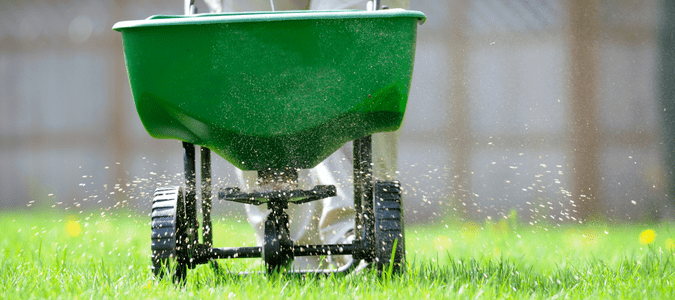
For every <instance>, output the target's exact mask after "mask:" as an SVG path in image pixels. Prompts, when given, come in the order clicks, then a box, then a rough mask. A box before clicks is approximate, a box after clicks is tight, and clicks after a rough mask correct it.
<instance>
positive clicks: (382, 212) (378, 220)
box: [374, 181, 405, 273]
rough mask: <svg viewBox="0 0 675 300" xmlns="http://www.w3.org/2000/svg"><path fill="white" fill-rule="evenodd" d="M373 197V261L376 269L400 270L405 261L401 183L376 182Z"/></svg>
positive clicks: (395, 271) (396, 271)
mask: <svg viewBox="0 0 675 300" xmlns="http://www.w3.org/2000/svg"><path fill="white" fill-rule="evenodd" d="M374 194H375V195H374V196H375V197H374V198H375V263H376V265H377V268H378V270H388V269H389V266H390V265H392V261H391V258H392V252H393V253H394V257H393V258H394V261H393V271H394V273H398V272H401V271H402V270H403V268H402V266H403V263H404V261H405V238H404V234H405V232H404V230H403V205H402V203H401V185H400V183H399V182H398V181H384V182H376V183H375V186H374Z"/></svg>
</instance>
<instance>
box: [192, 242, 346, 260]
mask: <svg viewBox="0 0 675 300" xmlns="http://www.w3.org/2000/svg"><path fill="white" fill-rule="evenodd" d="M353 251H354V246H353V245H352V244H330V245H294V246H293V255H294V256H320V255H350V254H352V252H353ZM201 256H202V259H207V260H208V259H230V258H259V257H262V247H226V248H210V249H208V250H206V251H204V252H202V254H201Z"/></svg>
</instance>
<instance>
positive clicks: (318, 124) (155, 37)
mask: <svg viewBox="0 0 675 300" xmlns="http://www.w3.org/2000/svg"><path fill="white" fill-rule="evenodd" d="M424 20H425V16H424V14H422V13H421V12H417V11H405V10H384V11H375V12H366V11H288V12H252V13H227V14H203V15H195V16H153V17H150V18H148V19H146V20H138V21H124V22H119V23H117V24H115V26H114V27H113V29H114V30H117V31H120V32H121V33H122V39H123V43H124V57H125V59H126V64H127V71H128V74H129V82H130V85H131V91H132V94H133V97H134V101H135V103H136V109H137V111H138V115H139V116H140V118H141V121H142V122H143V125H144V126H145V128H146V130H147V131H148V133H149V134H150V135H151V136H153V137H155V138H160V139H177V140H182V141H185V142H189V143H194V144H198V145H202V146H205V147H208V148H210V149H211V150H213V151H214V152H216V153H217V154H218V155H220V156H222V157H223V158H225V159H226V160H228V161H229V162H231V163H232V164H234V165H235V166H237V167H238V168H240V169H243V170H263V169H284V168H302V169H306V168H312V167H314V166H316V165H317V164H319V163H320V162H321V161H322V160H324V159H325V158H326V157H328V156H329V155H330V154H331V153H333V152H334V151H336V150H337V149H338V148H340V147H341V146H342V145H344V144H345V143H346V142H348V141H351V140H354V139H357V138H360V137H363V136H366V135H369V134H373V133H376V132H384V131H394V130H397V129H398V128H399V127H400V125H401V122H402V120H403V114H404V112H405V107H406V103H407V99H408V92H409V89H410V81H411V77H412V70H413V61H414V58H415V41H416V33H417V24H418V23H422V22H424Z"/></svg>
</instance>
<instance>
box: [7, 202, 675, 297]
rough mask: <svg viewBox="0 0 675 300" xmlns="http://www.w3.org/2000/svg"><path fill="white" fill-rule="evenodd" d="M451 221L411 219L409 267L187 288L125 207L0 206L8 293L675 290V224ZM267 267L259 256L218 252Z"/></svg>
mask: <svg viewBox="0 0 675 300" xmlns="http://www.w3.org/2000/svg"><path fill="white" fill-rule="evenodd" d="M515 219H516V217H513V216H512V218H510V219H503V220H501V221H499V222H487V223H483V224H478V223H470V222H469V223H462V222H452V221H451V220H445V221H444V222H438V223H437V224H433V225H426V226H422V225H415V226H412V225H410V226H407V227H406V239H407V241H406V249H407V251H408V253H407V255H408V265H407V266H406V273H405V274H404V275H401V276H393V277H392V278H384V277H382V276H378V275H377V273H375V272H369V271H366V272H362V273H359V274H352V275H350V276H346V277H345V276H328V277H313V276H310V277H306V278H300V277H294V276H266V275H252V276H245V277H240V276H233V275H228V274H220V273H215V272H214V271H213V270H212V269H210V268H209V267H207V266H200V267H198V268H197V269H196V270H192V271H190V273H189V275H188V280H187V283H186V284H185V285H184V286H174V285H173V284H172V283H171V282H170V281H169V280H163V281H157V280H154V279H153V277H152V273H151V271H150V269H149V265H150V258H149V255H150V250H149V248H150V245H149V244H150V229H149V225H148V222H149V221H148V217H147V216H139V215H137V214H135V213H130V212H127V211H125V210H111V211H97V212H90V213H76V214H68V213H67V212H64V211H62V210H60V211H59V210H56V209H52V210H49V209H45V210H37V211H35V210H34V211H30V213H28V212H27V211H5V212H0V228H2V235H0V299H31V298H51V299H59V298H60V299H103V298H125V299H173V298H199V299H210V298H217V299H223V298H234V299H246V298H251V299H279V298H301V299H309V298H320V299H345V298H357V299H390V298H391V299H397V298H405V299H409V298H430V299H448V298H450V299H453V298H457V299H476V298H483V299H493V298H527V299H577V298H589V299H599V298H602V299H607V298H619V299H642V298H647V299H673V298H675V288H674V282H675V276H674V275H675V265H674V260H675V256H674V253H673V251H674V250H675V242H674V241H673V238H675V227H673V226H674V225H675V224H671V223H658V224H636V223H632V224H616V223H612V224H606V223H598V222H596V223H593V224H541V223H540V224H535V225H529V224H528V225H523V224H521V223H519V222H518V221H517V220H515ZM214 233H215V236H214V239H215V244H216V246H239V245H249V246H250V245H253V243H254V239H253V233H252V230H251V229H250V228H249V226H248V224H247V223H246V222H245V221H242V220H234V219H218V220H217V221H216V222H215V224H214ZM220 263H221V266H223V268H226V269H228V270H259V269H261V265H260V262H259V260H254V259H247V260H243V261H234V260H229V261H222V260H221V261H220Z"/></svg>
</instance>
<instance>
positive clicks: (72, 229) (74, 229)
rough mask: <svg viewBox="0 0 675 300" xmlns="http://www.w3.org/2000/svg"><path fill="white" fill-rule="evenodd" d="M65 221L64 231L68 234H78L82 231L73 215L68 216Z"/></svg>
mask: <svg viewBox="0 0 675 300" xmlns="http://www.w3.org/2000/svg"><path fill="white" fill-rule="evenodd" d="M67 220H68V221H67V222H66V233H68V235H70V236H78V235H80V233H82V227H81V226H80V223H79V222H78V221H77V218H76V217H74V216H68V218H67Z"/></svg>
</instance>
